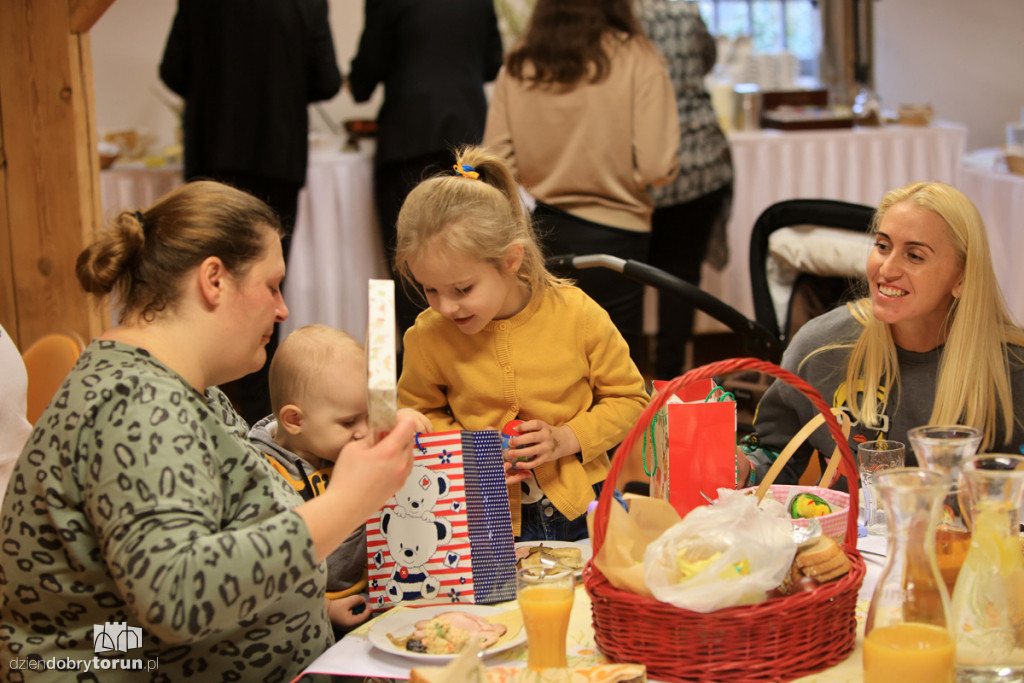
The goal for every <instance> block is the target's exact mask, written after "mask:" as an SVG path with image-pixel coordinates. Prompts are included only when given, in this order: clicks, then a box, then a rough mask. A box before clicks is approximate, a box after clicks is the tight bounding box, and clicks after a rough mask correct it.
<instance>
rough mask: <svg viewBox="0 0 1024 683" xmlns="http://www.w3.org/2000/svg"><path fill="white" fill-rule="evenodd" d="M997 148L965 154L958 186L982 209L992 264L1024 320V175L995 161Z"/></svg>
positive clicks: (1013, 307)
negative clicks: (1021, 261)
mask: <svg viewBox="0 0 1024 683" xmlns="http://www.w3.org/2000/svg"><path fill="white" fill-rule="evenodd" d="M999 156H1000V151H999V150H998V149H981V150H977V151H974V152H971V153H970V154H967V155H966V156H964V164H963V169H962V170H961V174H960V185H959V187H960V189H961V190H962V191H963V193H964V194H966V195H967V196H968V197H969V198H970V199H971V201H973V202H974V205H975V206H977V207H978V211H979V212H981V217H982V218H983V219H984V220H985V227H986V228H987V229H988V242H989V248H990V249H991V250H992V266H993V268H994V269H995V271H996V277H997V278H998V279H999V285H1000V287H1001V288H1002V290H1003V296H1005V297H1006V305H1007V306H1008V307H1009V309H1010V313H1011V314H1012V315H1013V317H1014V318H1015V319H1016V321H1017V324H1022V323H1024V269H1022V268H1021V267H1020V264H1019V263H1017V259H1018V258H1019V257H1020V256H1021V254H1024V176H1021V175H1014V174H1012V173H1010V172H1009V171H1007V170H1005V165H1000V164H998V158H999Z"/></svg>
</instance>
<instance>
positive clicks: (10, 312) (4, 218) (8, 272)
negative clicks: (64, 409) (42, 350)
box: [0, 100, 18, 341]
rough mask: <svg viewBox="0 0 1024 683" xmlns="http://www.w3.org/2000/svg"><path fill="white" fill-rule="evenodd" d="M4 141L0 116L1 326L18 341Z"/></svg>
mask: <svg viewBox="0 0 1024 683" xmlns="http://www.w3.org/2000/svg"><path fill="white" fill-rule="evenodd" d="M0 103H2V100H0ZM0 108H2V107H0ZM3 139H4V121H3V116H0V276H2V278H3V279H2V280H0V325H2V326H3V328H4V329H5V330H7V334H9V335H11V337H12V338H13V339H14V340H15V341H17V340H18V311H17V307H16V306H15V299H14V262H13V259H12V253H11V217H10V214H9V212H8V208H7V155H6V154H5V152H4V147H3Z"/></svg>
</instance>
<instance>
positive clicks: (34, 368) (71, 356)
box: [21, 332, 83, 424]
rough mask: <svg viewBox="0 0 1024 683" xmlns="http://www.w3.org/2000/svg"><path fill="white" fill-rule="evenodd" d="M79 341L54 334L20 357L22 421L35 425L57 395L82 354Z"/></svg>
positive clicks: (73, 337)
mask: <svg viewBox="0 0 1024 683" xmlns="http://www.w3.org/2000/svg"><path fill="white" fill-rule="evenodd" d="M82 348H83V345H82V342H81V340H80V339H79V338H78V337H77V336H75V335H72V334H65V333H62V332H55V333H52V334H47V335H44V336H43V337H40V338H39V339H37V340H36V341H35V342H33V343H32V345H31V346H29V347H28V348H27V349H25V352H24V353H22V354H21V358H22V360H23V361H24V362H25V371H26V372H27V374H28V398H27V401H26V404H27V406H26V408H27V409H26V411H25V413H26V417H27V418H28V421H29V422H31V423H32V424H35V423H36V420H38V419H39V416H40V415H42V413H43V410H45V409H46V406H47V404H49V403H50V400H51V399H52V398H53V396H54V394H56V393H57V389H59V388H60V385H61V384H62V383H63V382H64V378H65V377H66V376H67V374H68V372H69V371H70V370H71V368H73V367H74V365H75V363H76V362H77V361H78V356H79V355H81V353H82Z"/></svg>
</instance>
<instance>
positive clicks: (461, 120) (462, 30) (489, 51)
mask: <svg viewBox="0 0 1024 683" xmlns="http://www.w3.org/2000/svg"><path fill="white" fill-rule="evenodd" d="M501 57H502V44H501V34H500V33H499V32H498V19H497V16H496V15H495V12H494V5H493V3H492V1H491V0H445V2H421V1H420V0H366V10H365V23H364V25H363V34H362V37H361V38H360V40H359V50H358V52H357V53H356V56H355V57H354V58H353V59H352V68H351V72H350V73H349V74H348V86H349V88H350V90H351V91H352V98H353V99H354V100H355V101H356V102H365V101H366V100H368V99H369V98H370V96H371V95H372V94H373V92H374V90H376V88H377V85H378V84H383V86H384V103H383V104H382V105H381V107H380V112H379V113H378V114H377V148H376V153H375V156H374V175H373V193H374V199H375V201H376V204H377V214H378V217H379V219H380V233H381V238H382V240H383V243H384V247H385V250H386V253H387V256H388V267H389V268H390V269H391V276H392V278H394V279H395V280H399V276H398V272H397V271H396V270H395V269H394V252H395V223H396V222H397V220H398V211H399V209H401V207H402V202H403V201H405V197H406V195H408V194H409V191H410V190H412V188H413V187H415V186H416V184H417V183H419V182H420V181H421V180H423V179H424V178H426V177H428V176H430V175H432V174H434V173H436V172H438V171H440V170H442V169H446V168H448V166H449V165H450V164H451V151H452V150H453V149H455V148H456V147H460V146H462V145H466V144H478V143H479V142H480V139H481V138H482V137H483V133H484V119H485V116H486V115H487V98H486V96H485V94H484V84H485V83H487V82H488V81H492V80H494V77H495V76H496V75H497V73H498V69H499V68H500V67H501ZM399 290H400V291H396V292H395V309H396V310H395V313H396V317H397V319H398V334H399V338H401V335H402V334H404V333H405V330H406V329H408V328H409V327H410V326H411V325H412V324H413V321H414V320H415V319H416V315H417V313H419V311H420V310H422V306H421V305H420V303H419V302H418V300H417V298H416V297H415V295H412V296H410V293H409V292H406V291H405V290H404V289H403V288H401V287H400V288H399ZM401 369H402V357H401V355H400V356H399V358H398V370H399V372H401Z"/></svg>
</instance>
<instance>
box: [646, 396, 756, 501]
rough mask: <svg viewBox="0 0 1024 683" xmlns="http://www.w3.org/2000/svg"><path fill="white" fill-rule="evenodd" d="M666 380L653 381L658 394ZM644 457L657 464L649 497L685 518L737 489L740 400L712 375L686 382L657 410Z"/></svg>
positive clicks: (647, 460)
mask: <svg viewBox="0 0 1024 683" xmlns="http://www.w3.org/2000/svg"><path fill="white" fill-rule="evenodd" d="M667 384H668V382H661V381H657V380H655V382H654V390H655V392H658V391H661V389H662V388H663V387H665V385H667ZM651 432H652V434H649V435H648V439H647V442H646V447H645V450H644V457H645V458H646V462H648V463H650V462H652V461H653V462H654V471H653V472H652V473H651V496H653V497H656V498H662V499H664V500H667V501H668V502H670V503H671V504H672V507H674V508H675V509H676V511H677V512H678V513H679V514H680V516H685V515H686V513H687V512H689V511H690V510H692V509H693V508H695V507H697V506H698V505H707V503H708V501H707V499H705V498H704V496H702V495H701V494H702V493H703V494H704V495H706V496H707V497H708V498H711V499H712V500H714V499H715V498H717V497H718V494H717V493H716V492H717V490H718V489H719V488H729V489H732V488H735V487H736V400H735V398H734V397H733V396H732V394H730V393H728V392H726V391H724V390H723V389H722V388H721V387H719V386H718V385H717V384H715V381H714V380H712V379H704V380H700V381H698V382H693V383H691V384H688V385H686V386H684V387H683V388H682V389H680V390H679V391H678V392H677V393H676V394H675V395H674V396H672V397H670V398H669V399H668V402H667V403H666V404H665V405H664V407H662V409H661V410H660V411H659V412H658V415H657V417H656V418H655V420H654V423H653V426H652V429H651Z"/></svg>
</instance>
